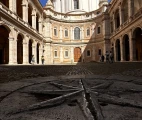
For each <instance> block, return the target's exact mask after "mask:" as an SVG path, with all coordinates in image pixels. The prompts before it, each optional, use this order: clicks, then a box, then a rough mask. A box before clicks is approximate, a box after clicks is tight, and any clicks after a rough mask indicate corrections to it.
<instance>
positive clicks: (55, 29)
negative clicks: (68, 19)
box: [54, 28, 57, 36]
mask: <svg viewBox="0 0 142 120" xmlns="http://www.w3.org/2000/svg"><path fill="white" fill-rule="evenodd" d="M54 35H55V36H57V28H54Z"/></svg>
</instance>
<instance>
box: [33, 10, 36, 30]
mask: <svg viewBox="0 0 142 120" xmlns="http://www.w3.org/2000/svg"><path fill="white" fill-rule="evenodd" d="M32 27H33V28H34V29H36V9H33V11H32Z"/></svg>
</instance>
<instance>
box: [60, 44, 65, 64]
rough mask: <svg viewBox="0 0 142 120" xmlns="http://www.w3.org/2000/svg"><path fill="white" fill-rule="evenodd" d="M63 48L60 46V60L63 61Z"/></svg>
mask: <svg viewBox="0 0 142 120" xmlns="http://www.w3.org/2000/svg"><path fill="white" fill-rule="evenodd" d="M63 57H64V56H63V48H62V47H60V62H61V63H63Z"/></svg>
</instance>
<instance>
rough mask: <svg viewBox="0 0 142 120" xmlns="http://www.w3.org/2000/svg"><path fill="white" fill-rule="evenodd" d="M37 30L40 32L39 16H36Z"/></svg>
mask: <svg viewBox="0 0 142 120" xmlns="http://www.w3.org/2000/svg"><path fill="white" fill-rule="evenodd" d="M36 30H37V31H39V15H38V14H37V15H36Z"/></svg>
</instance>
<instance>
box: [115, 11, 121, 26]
mask: <svg viewBox="0 0 142 120" xmlns="http://www.w3.org/2000/svg"><path fill="white" fill-rule="evenodd" d="M114 16H115V27H116V28H118V27H119V26H120V15H119V9H117V10H116V11H115V14H114Z"/></svg>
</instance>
